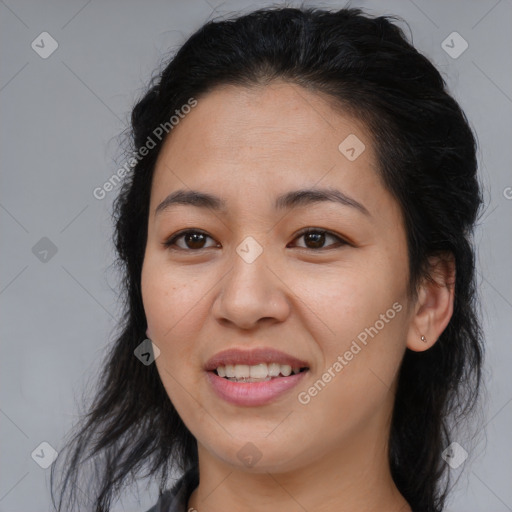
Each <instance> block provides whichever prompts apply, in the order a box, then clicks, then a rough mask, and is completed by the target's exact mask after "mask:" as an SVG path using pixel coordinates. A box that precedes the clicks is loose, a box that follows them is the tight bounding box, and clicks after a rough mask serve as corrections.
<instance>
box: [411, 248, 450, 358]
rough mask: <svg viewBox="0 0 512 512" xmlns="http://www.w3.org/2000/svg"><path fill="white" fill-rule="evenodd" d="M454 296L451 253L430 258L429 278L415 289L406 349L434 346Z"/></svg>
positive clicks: (417, 350)
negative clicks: (415, 296)
mask: <svg viewBox="0 0 512 512" xmlns="http://www.w3.org/2000/svg"><path fill="white" fill-rule="evenodd" d="M454 297H455V258H454V257H453V255H452V254H450V253H444V254H442V255H439V256H432V257H431V258H429V276H428V277H425V278H424V279H423V281H422V283H421V285H420V287H419V289H418V297H417V301H416V304H415V306H414V314H413V317H412V319H411V324H410V326H409V331H408V334H407V348H409V349H410V350H413V351H415V352H423V351H424V350H427V349H429V348H430V347H432V345H434V343H436V341H437V340H438V338H439V336H441V333H442V332H443V331H444V330H445V329H446V326H447V325H448V323H449V321H450V319H451V317H452V314H453V301H454Z"/></svg>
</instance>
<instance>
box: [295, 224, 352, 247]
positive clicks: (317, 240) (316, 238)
mask: <svg viewBox="0 0 512 512" xmlns="http://www.w3.org/2000/svg"><path fill="white" fill-rule="evenodd" d="M303 237H304V242H305V244H306V246H305V247H301V248H304V249H313V250H317V249H325V247H323V245H324V243H325V240H326V237H330V238H333V239H334V240H336V241H337V244H335V247H339V246H342V245H348V242H346V241H345V240H343V239H342V238H341V237H339V236H338V235H335V234H334V233H331V232H330V231H326V230H324V229H316V228H306V229H304V230H302V231H301V232H300V233H298V235H297V236H296V237H295V240H297V239H299V238H303ZM307 244H309V246H308V245H307ZM331 245H333V244H331ZM328 247H329V246H328ZM332 248H334V247H332Z"/></svg>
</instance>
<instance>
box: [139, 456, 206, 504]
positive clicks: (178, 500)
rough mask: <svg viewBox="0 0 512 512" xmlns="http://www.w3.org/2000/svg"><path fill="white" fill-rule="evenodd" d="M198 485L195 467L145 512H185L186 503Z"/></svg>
mask: <svg viewBox="0 0 512 512" xmlns="http://www.w3.org/2000/svg"><path fill="white" fill-rule="evenodd" d="M198 485H199V471H198V468H197V466H194V467H192V468H190V469H189V470H188V471H187V472H186V473H185V474H184V475H183V476H182V477H181V478H180V479H179V480H178V481H177V482H176V483H175V484H174V486H173V487H172V489H168V490H167V491H165V492H164V493H163V494H161V495H160V497H159V498H158V501H157V502H156V503H155V504H154V505H153V506H152V507H151V508H150V509H149V510H147V511H146V512H187V503H188V499H189V498H190V495H191V494H192V492H193V491H194V489H195V488H196V487H197V486H198Z"/></svg>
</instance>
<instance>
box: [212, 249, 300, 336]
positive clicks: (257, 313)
mask: <svg viewBox="0 0 512 512" xmlns="http://www.w3.org/2000/svg"><path fill="white" fill-rule="evenodd" d="M269 263H270V265H269ZM220 286H221V289H220V293H219V294H218V295H217V297H216V298H215V302H214V304H213V308H212V313H213V315H214V316H215V318H216V319H217V321H218V322H220V323H222V324H225V325H231V326H234V327H237V328H239V329H243V330H251V329H254V328H256V327H257V326H258V325H259V324H263V323H273V322H275V323H279V322H284V321H285V320H286V318H288V316H289V314H290V300H289V296H288V293H290V290H289V288H288V287H287V286H286V284H285V283H284V280H283V277H282V276H280V275H279V269H278V267H277V266H276V265H272V264H271V262H269V261H268V258H267V257H266V254H265V251H263V253H262V254H261V255H260V256H259V257H258V258H257V259H256V260H255V261H253V262H252V263H249V262H247V261H245V260H244V259H243V258H241V257H239V256H238V255H236V256H235V257H234V259H233V266H232V268H231V270H230V271H228V272H227V274H226V275H225V276H224V278H223V279H222V280H221V285H220Z"/></svg>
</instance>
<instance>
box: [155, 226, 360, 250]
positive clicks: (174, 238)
mask: <svg viewBox="0 0 512 512" xmlns="http://www.w3.org/2000/svg"><path fill="white" fill-rule="evenodd" d="M191 233H196V234H201V235H205V236H206V237H207V238H211V239H212V240H213V238H212V237H210V235H208V234H207V233H205V232H204V231H201V230H196V229H187V230H183V231H179V232H178V233H176V234H174V235H172V236H171V238H169V239H168V240H166V241H165V242H163V244H162V245H164V246H165V247H166V248H168V249H170V250H175V251H176V250H177V251H185V252H199V251H203V250H205V249H214V248H215V247H202V248H201V249H190V248H187V249H184V248H183V247H177V248H176V247H173V245H175V242H176V241H177V240H178V239H180V238H182V237H184V236H185V235H188V234H191ZM310 233H321V234H325V235H328V236H332V237H333V238H336V239H337V241H338V246H344V245H352V244H350V243H349V242H348V241H346V240H344V239H343V238H341V237H340V236H339V235H336V234H335V233H333V232H332V231H327V230H325V229H319V228H318V229H317V228H305V229H303V230H301V231H300V232H299V233H297V235H296V236H295V238H294V240H296V239H297V238H300V237H302V236H304V235H308V234H310ZM329 247H330V246H327V247H321V248H319V249H312V248H310V247H299V249H307V250H310V251H314V252H318V251H321V250H327V249H328V248H329ZM331 248H336V246H335V247H331Z"/></svg>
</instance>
